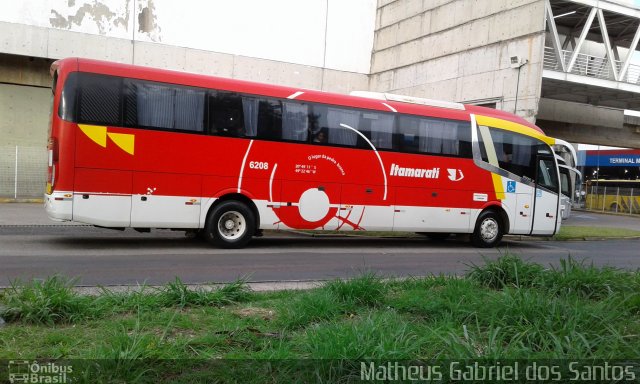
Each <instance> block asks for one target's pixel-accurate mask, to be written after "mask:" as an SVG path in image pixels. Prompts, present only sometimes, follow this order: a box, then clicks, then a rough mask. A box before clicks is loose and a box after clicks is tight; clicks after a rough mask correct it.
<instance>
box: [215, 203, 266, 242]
mask: <svg viewBox="0 0 640 384" xmlns="http://www.w3.org/2000/svg"><path fill="white" fill-rule="evenodd" d="M254 232H255V216H254V214H253V212H252V211H251V209H249V207H247V206H246V205H245V204H243V203H241V202H239V201H235V200H229V201H223V202H222V203H220V204H219V205H218V206H216V207H215V208H214V209H213V211H212V212H211V214H210V215H209V217H208V218H207V225H206V227H205V233H204V235H205V238H206V239H207V241H208V242H209V243H211V244H213V245H216V246H218V247H222V248H243V247H244V246H245V245H247V243H248V242H249V240H251V237H252V236H253V234H254Z"/></svg>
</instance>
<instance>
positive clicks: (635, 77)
mask: <svg viewBox="0 0 640 384" xmlns="http://www.w3.org/2000/svg"><path fill="white" fill-rule="evenodd" d="M561 53H562V54H561V60H562V61H563V62H564V64H565V68H566V67H568V66H569V62H570V61H571V56H572V55H573V51H566V50H562V51H561ZM623 64H624V63H623V62H622V61H620V60H614V65H615V67H616V72H617V73H620V70H621V69H622V66H623ZM543 66H544V69H550V70H554V71H559V72H563V71H562V66H561V65H560V62H559V61H558V58H557V57H556V54H555V51H554V49H553V47H544V59H543ZM569 73H573V74H576V75H582V76H589V77H595V78H598V79H605V80H614V81H615V76H614V74H613V71H612V70H611V65H610V64H609V59H608V58H607V57H602V56H594V55H587V54H584V53H578V56H577V57H576V61H575V63H574V65H573V67H572V68H571V72H569ZM618 81H621V82H625V83H631V84H640V65H635V64H630V65H629V68H628V69H627V72H626V73H625V75H624V77H623V78H621V79H618Z"/></svg>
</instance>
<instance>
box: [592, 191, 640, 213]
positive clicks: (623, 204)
mask: <svg viewBox="0 0 640 384" xmlns="http://www.w3.org/2000/svg"><path fill="white" fill-rule="evenodd" d="M584 206H585V208H586V209H590V210H595V211H609V212H618V213H629V214H640V187H637V188H621V187H615V186H595V185H592V186H589V187H587V194H586V195H585V198H584Z"/></svg>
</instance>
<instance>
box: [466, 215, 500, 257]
mask: <svg viewBox="0 0 640 384" xmlns="http://www.w3.org/2000/svg"><path fill="white" fill-rule="evenodd" d="M503 235H504V223H503V222H502V218H501V217H500V214H498V212H495V211H484V212H482V213H481V214H480V216H479V217H478V220H477V221H476V227H475V230H474V231H473V234H471V243H472V244H473V245H474V246H476V247H479V248H491V247H495V246H496V245H498V243H500V240H502V236H503Z"/></svg>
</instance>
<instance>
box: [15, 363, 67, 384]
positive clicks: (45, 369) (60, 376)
mask: <svg viewBox="0 0 640 384" xmlns="http://www.w3.org/2000/svg"><path fill="white" fill-rule="evenodd" d="M8 371H9V382H10V383H12V384H14V383H29V384H41V383H56V384H64V383H67V382H70V381H69V376H68V375H69V374H71V373H72V372H73V367H72V366H70V365H60V364H56V363H54V362H47V363H39V362H37V361H28V360H10V361H9V369H8Z"/></svg>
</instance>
